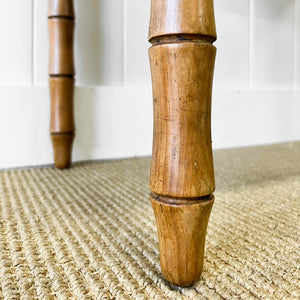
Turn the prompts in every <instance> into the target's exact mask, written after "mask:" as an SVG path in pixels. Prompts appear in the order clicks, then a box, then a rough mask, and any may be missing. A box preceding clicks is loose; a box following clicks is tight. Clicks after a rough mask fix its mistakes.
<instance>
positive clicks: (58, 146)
mask: <svg viewBox="0 0 300 300" xmlns="http://www.w3.org/2000/svg"><path fill="white" fill-rule="evenodd" d="M48 25H49V42H50V61H49V88H50V96H51V123H50V134H51V140H52V145H53V151H54V161H55V166H56V167H57V168H59V169H63V168H68V167H70V165H71V157H72V156H71V154H72V144H73V139H74V135H75V133H74V131H75V124H74V112H73V94H74V75H75V70H74V59H73V36H74V9H73V0H50V1H49V12H48Z"/></svg>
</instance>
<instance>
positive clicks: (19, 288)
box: [0, 143, 300, 299]
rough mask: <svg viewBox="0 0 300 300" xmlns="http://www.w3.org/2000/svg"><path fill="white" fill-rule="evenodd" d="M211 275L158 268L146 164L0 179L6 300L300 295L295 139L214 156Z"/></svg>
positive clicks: (299, 163) (0, 286)
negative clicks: (168, 276)
mask: <svg viewBox="0 0 300 300" xmlns="http://www.w3.org/2000/svg"><path fill="white" fill-rule="evenodd" d="M214 158H215V173H216V183H217V190H216V192H215V196H216V200H215V204H214V207H213V211H212V214H211V217H210V221H209V226H208V233H207V240H206V254H205V260H204V271H203V273H202V277H201V280H200V281H199V282H198V283H196V284H195V285H194V286H192V287H189V288H178V287H176V286H170V285H169V284H168V282H167V281H165V280H164V278H163V276H162V275H161V272H160V267H159V254H158V242H157V234H156V226H155V219H154V215H153V212H152V208H151V204H150V200H149V196H148V195H149V189H148V174H149V163H150V159H149V158H138V159H126V160H119V161H112V162H111V161H102V162H88V163H78V164H74V166H73V167H72V169H70V170H65V171H58V170H56V169H54V168H53V167H44V168H38V169H27V170H12V171H2V172H0V189H1V193H0V197H1V201H0V298H1V299H2V298H4V299H20V298H21V299H36V298H37V299H72V298H75V299H186V298H191V299H299V298H300V270H299V267H300V238H299V232H300V228H299V227H300V226H299V222H300V221H299V220H300V143H294V144H281V145H274V146H264V147H254V148H244V149H235V150H224V151H217V152H215V156H214Z"/></svg>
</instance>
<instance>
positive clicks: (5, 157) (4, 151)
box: [0, 86, 300, 169]
mask: <svg viewBox="0 0 300 300" xmlns="http://www.w3.org/2000/svg"><path fill="white" fill-rule="evenodd" d="M75 95H76V96H75V112H76V113H75V116H76V138H75V143H74V148H73V160H74V161H80V160H90V159H109V158H110V159H113V158H121V157H132V156H145V155H150V154H151V150H152V97H151V87H150V86H144V87H138V88H136V87H126V88H124V87H94V88H88V87H78V88H76V90H75ZM299 99H300V92H299V91H298V92H295V91H292V90H290V91H284V90H283V91H270V90H265V91H264V90H261V91H251V90H243V91H240V90H228V89H225V90H223V89H216V90H215V91H214V93H213V112H212V140H213V147H214V149H218V148H230V147H241V146H249V145H258V144H267V143H279V142H284V141H293V140H299V139H300V124H299V123H300V121H299V111H300V100H299ZM49 103H50V99H49V93H48V88H47V87H46V86H44V87H19V88H16V87H7V88H4V87H3V88H1V89H0V136H1V139H2V140H1V148H0V168H1V169H3V168H9V167H21V166H32V165H43V164H53V154H52V146H51V141H50V136H49V108H50V105H49ZM16 108H17V109H16Z"/></svg>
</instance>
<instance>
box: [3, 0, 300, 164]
mask: <svg viewBox="0 0 300 300" xmlns="http://www.w3.org/2000/svg"><path fill="white" fill-rule="evenodd" d="M47 6H48V1H47V0H10V1H5V3H3V4H2V7H1V9H2V12H4V13H2V17H1V18H0V36H1V38H2V43H1V47H0V138H1V144H0V168H6V167H16V166H28V165H39V164H48V163H53V158H52V147H51V142H50V138H49V108H50V106H49V103H50V99H49V92H48V87H47V80H48V75H47V67H48V29H47ZM75 9H76V15H77V19H76V36H75V41H76V47H75V53H76V55H75V57H76V71H77V76H76V78H77V81H76V86H77V87H76V91H75V93H76V96H75V109H76V126H77V136H76V140H75V145H74V151H73V158H74V160H84V159H102V158H117V157H127V156H137V155H150V154H151V144H152V99H151V98H152V96H151V85H150V84H151V82H150V69H149V63H148V54H147V49H148V47H149V44H148V42H147V34H148V20H149V13H150V0H75ZM215 9H216V21H217V30H218V41H217V42H216V46H217V48H218V53H217V60H216V68H215V81H214V93H213V121H212V123H213V124H212V125H213V146H214V148H225V147H236V146H247V145H255V144H265V143H273V142H283V141H290V140H298V139H300V118H299V114H300V92H299V88H300V1H299V0H264V1H261V0H226V1H224V0H215Z"/></svg>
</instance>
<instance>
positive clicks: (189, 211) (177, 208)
mask: <svg viewBox="0 0 300 300" xmlns="http://www.w3.org/2000/svg"><path fill="white" fill-rule="evenodd" d="M151 202H152V206H153V210H154V214H155V218H156V223H157V231H158V237H159V252H160V264H161V270H162V273H163V274H164V276H165V278H166V279H167V280H168V281H169V282H170V283H172V284H176V285H178V286H190V285H192V284H193V283H195V282H197V281H198V280H199V279H200V275H201V272H202V268H203V259H204V244H205V236H206V228H207V223H208V219H209V216H210V212H211V209H212V206H213V202H214V196H213V195H210V196H207V197H203V198H199V199H197V200H191V199H189V200H184V199H174V198H167V197H162V196H158V195H156V194H155V193H151Z"/></svg>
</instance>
